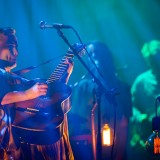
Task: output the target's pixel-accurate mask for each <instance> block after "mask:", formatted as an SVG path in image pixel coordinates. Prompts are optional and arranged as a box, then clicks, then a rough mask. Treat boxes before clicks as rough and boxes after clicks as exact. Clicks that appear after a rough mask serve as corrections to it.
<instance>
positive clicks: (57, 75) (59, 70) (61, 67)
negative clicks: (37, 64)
mask: <svg viewBox="0 0 160 160" xmlns="http://www.w3.org/2000/svg"><path fill="white" fill-rule="evenodd" d="M73 57H74V54H73V53H72V52H71V51H68V52H67V53H66V54H65V56H64V57H63V58H62V60H61V61H60V63H59V64H58V66H57V67H56V68H55V70H54V71H53V73H52V74H51V76H50V77H49V78H48V80H47V81H46V83H47V84H49V83H52V82H54V81H59V80H60V79H61V78H62V76H63V74H64V73H65V72H66V70H67V69H68V64H66V59H68V60H71V59H73Z"/></svg>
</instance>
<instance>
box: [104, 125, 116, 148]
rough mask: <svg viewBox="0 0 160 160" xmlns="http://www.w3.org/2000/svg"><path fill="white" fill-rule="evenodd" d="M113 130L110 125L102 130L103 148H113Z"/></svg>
mask: <svg viewBox="0 0 160 160" xmlns="http://www.w3.org/2000/svg"><path fill="white" fill-rule="evenodd" d="M111 130H112V129H111V128H110V127H109V125H108V124H104V126H103V128H102V145H103V146H111V145H112V143H113V142H112V141H113V136H112V131H111Z"/></svg>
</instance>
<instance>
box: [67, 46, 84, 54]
mask: <svg viewBox="0 0 160 160" xmlns="http://www.w3.org/2000/svg"><path fill="white" fill-rule="evenodd" d="M72 47H73V49H74V51H73V50H72V49H71V48H69V49H68V52H67V53H72V54H78V55H79V56H83V55H85V53H86V50H85V45H84V44H80V43H75V44H73V45H72ZM75 52H76V53H75Z"/></svg>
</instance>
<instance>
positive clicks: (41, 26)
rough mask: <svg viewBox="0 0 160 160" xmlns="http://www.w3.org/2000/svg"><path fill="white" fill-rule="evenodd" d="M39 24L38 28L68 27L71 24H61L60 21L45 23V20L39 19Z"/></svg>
mask: <svg viewBox="0 0 160 160" xmlns="http://www.w3.org/2000/svg"><path fill="white" fill-rule="evenodd" d="M39 26H40V29H46V28H55V29H69V28H72V27H71V26H68V25H63V24H60V23H53V24H47V22H45V21H41V22H40V23H39Z"/></svg>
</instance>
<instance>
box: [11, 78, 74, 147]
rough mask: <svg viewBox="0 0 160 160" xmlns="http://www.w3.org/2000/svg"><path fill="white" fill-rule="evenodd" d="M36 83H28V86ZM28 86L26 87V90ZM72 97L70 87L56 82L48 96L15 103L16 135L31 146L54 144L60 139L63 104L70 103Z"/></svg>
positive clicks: (49, 87)
mask: <svg viewBox="0 0 160 160" xmlns="http://www.w3.org/2000/svg"><path fill="white" fill-rule="evenodd" d="M35 82H37V80H36V81H35ZM35 82H31V83H28V86H29V87H31V86H30V85H33V83H35ZM28 86H27V85H25V87H26V88H27V87H28ZM19 90H20V89H19ZM70 95H71V88H70V87H69V86H67V85H66V84H64V83H61V82H59V81H55V82H54V83H50V84H48V92H47V95H46V96H41V97H39V98H35V99H32V100H27V101H22V102H18V103H15V119H14V121H13V123H12V128H13V131H14V134H16V135H18V137H19V140H20V141H21V142H25V143H30V144H52V143H53V142H55V141H57V140H58V139H60V138H61V136H62V134H63V119H64V114H65V113H64V110H63V107H62V104H63V103H65V101H68V99H69V97H70ZM66 107H67V108H69V106H66ZM49 135H52V136H49Z"/></svg>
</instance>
